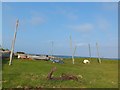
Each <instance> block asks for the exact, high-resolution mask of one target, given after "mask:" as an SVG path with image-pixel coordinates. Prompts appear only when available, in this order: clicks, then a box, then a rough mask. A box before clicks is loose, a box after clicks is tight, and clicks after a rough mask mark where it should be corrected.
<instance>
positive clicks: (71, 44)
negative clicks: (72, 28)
mask: <svg viewBox="0 0 120 90" xmlns="http://www.w3.org/2000/svg"><path fill="white" fill-rule="evenodd" d="M70 47H71V52H72V61H73V64H74V61H75V60H74V53H73V46H72V37H71V36H70Z"/></svg>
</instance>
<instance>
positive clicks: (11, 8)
mask: <svg viewBox="0 0 120 90" xmlns="http://www.w3.org/2000/svg"><path fill="white" fill-rule="evenodd" d="M17 19H19V27H18V32H17V38H16V43H15V52H17V51H24V52H26V53H33V54H52V53H53V54H54V55H72V51H71V48H70V36H71V37H72V44H73V45H72V47H73V49H74V48H75V46H76V47H77V49H76V53H75V55H76V56H87V57H88V56H89V48H88V44H90V46H91V54H92V56H93V57H97V49H96V42H97V43H98V46H99V53H100V57H106V58H117V57H118V3H117V2H101V3H98V2H56V3H55V2H37V3H33V2H31V3H30V2H26V3H25V2H23V3H22V2H21V3H20V2H19V3H17V2H14V3H13V2H11V3H8V2H4V3H2V40H1V41H2V46H3V47H4V48H8V49H11V43H12V39H13V36H14V31H15V23H16V20H17ZM52 42H53V48H52Z"/></svg>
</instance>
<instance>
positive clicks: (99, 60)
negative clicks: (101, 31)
mask: <svg viewBox="0 0 120 90" xmlns="http://www.w3.org/2000/svg"><path fill="white" fill-rule="evenodd" d="M96 48H97V54H98V62H99V63H101V59H100V55H99V50H98V43H96Z"/></svg>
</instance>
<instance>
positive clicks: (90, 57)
mask: <svg viewBox="0 0 120 90" xmlns="http://www.w3.org/2000/svg"><path fill="white" fill-rule="evenodd" d="M88 47H89V56H90V60H91V48H90V44H88Z"/></svg>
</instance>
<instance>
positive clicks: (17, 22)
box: [9, 20, 19, 65]
mask: <svg viewBox="0 0 120 90" xmlns="http://www.w3.org/2000/svg"><path fill="white" fill-rule="evenodd" d="M18 24H19V20H17V21H16V26H15V32H14V38H13V40H12V49H11V53H10V61H9V65H11V64H12V56H13V52H14V45H15V40H16V35H17V30H18Z"/></svg>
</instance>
